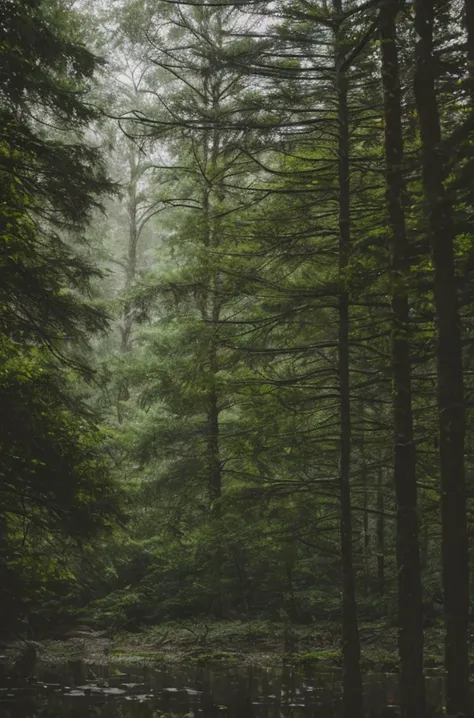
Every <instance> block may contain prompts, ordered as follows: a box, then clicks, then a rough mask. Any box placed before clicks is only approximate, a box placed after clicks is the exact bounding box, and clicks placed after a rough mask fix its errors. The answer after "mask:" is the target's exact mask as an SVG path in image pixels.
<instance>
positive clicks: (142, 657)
mask: <svg viewBox="0 0 474 718" xmlns="http://www.w3.org/2000/svg"><path fill="white" fill-rule="evenodd" d="M109 657H110V659H111V660H112V661H113V660H114V659H115V660H120V661H121V662H122V663H123V662H126V661H130V662H131V663H136V662H137V661H153V662H154V663H156V662H160V663H161V662H163V661H165V660H166V655H165V654H164V653H159V652H158V651H139V650H136V649H135V648H133V649H131V650H128V651H127V650H125V649H121V648H113V649H112V650H111V651H110V656H109Z"/></svg>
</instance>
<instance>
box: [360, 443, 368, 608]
mask: <svg viewBox="0 0 474 718" xmlns="http://www.w3.org/2000/svg"><path fill="white" fill-rule="evenodd" d="M360 457H361V483H362V493H363V499H362V501H363V509H364V511H363V514H362V558H363V562H364V595H365V596H368V595H369V590H370V586H369V580H370V563H369V545H370V534H369V492H368V485H367V484H368V475H367V462H366V459H365V443H364V434H363V433H362V436H361V443H360Z"/></svg>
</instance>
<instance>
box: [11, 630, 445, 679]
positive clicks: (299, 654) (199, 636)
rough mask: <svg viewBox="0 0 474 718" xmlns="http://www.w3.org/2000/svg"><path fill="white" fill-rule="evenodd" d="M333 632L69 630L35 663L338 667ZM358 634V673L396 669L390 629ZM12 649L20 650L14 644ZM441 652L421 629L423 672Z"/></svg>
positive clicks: (46, 643)
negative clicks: (78, 661) (423, 655)
mask: <svg viewBox="0 0 474 718" xmlns="http://www.w3.org/2000/svg"><path fill="white" fill-rule="evenodd" d="M339 631H340V628H339V625H338V624H336V623H330V622H327V621H326V622H324V623H320V624H312V625H311V626H307V625H295V624H283V623H274V622H270V621H195V622H180V623H167V624H162V625H160V626H155V627H151V628H148V629H146V630H143V631H140V632H137V633H125V632H123V633H116V634H115V635H114V636H113V637H109V636H107V635H105V634H104V632H94V631H87V630H77V631H70V632H69V634H68V635H67V636H66V637H64V638H61V640H58V639H54V640H53V639H50V640H43V641H40V642H39V647H40V657H41V660H42V661H44V662H46V663H51V664H54V663H62V662H67V661H69V660H78V659H79V660H82V661H84V662H86V663H95V664H101V663H112V664H120V663H122V664H131V663H137V664H142V665H152V664H159V663H166V664H171V663H174V664H180V663H181V664H192V663H195V664H199V663H221V664H226V665H231V664H236V665H239V666H245V665H249V666H250V665H255V666H272V665H278V664H281V663H282V662H286V663H289V664H294V665H299V666H301V667H305V666H311V665H318V664H319V665H320V666H321V667H323V666H324V665H328V666H339V665H340V664H341V651H340V647H339V640H340V639H339ZM360 635H361V648H362V668H363V670H364V672H369V671H394V670H397V666H398V658H397V629H396V627H393V626H388V625H384V624H382V623H380V622H379V623H362V624H361V626H360ZM23 647H24V644H23ZM17 649H18V650H20V649H21V646H20V645H17ZM12 650H14V647H13V646H12ZM442 653H443V629H442V626H441V625H437V626H434V627H431V628H428V629H426V630H425V665H426V667H427V668H438V667H440V666H442V660H443V656H442Z"/></svg>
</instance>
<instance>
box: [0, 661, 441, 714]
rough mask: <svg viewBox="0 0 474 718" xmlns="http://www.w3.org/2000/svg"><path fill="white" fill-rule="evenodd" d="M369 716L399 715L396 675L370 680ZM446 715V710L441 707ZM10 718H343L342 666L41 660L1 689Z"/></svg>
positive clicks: (437, 701) (431, 686) (433, 695)
mask: <svg viewBox="0 0 474 718" xmlns="http://www.w3.org/2000/svg"><path fill="white" fill-rule="evenodd" d="M427 690H428V697H429V701H430V703H431V705H432V707H433V712H432V715H433V716H434V715H436V714H437V712H436V709H437V708H438V707H439V706H441V705H442V704H443V698H444V696H443V681H442V679H441V678H439V677H432V678H429V679H428V680H427ZM365 695H366V709H367V715H368V716H370V717H371V718H379V717H384V718H385V716H395V715H397V714H398V710H397V701H398V690H397V680H396V676H393V675H385V674H371V675H369V676H367V678H366V680H365ZM438 714H439V715H440V714H441V712H439V713H438ZM0 715H1V716H2V718H158V716H160V717H161V718H163V716H164V715H165V716H187V718H217V717H218V716H219V718H338V717H339V715H340V675H339V672H338V671H337V670H317V671H316V670H314V669H307V670H294V669H292V668H290V667H289V666H286V667H283V668H281V669H275V668H272V669H268V670H266V669H264V668H259V669H256V668H238V667H234V666H217V667H216V666H212V667H210V666H194V667H182V666H181V667H169V666H168V667H166V666H164V667H160V668H149V667H137V666H133V667H132V666H128V667H123V666H120V668H119V669H118V668H117V667H114V666H92V667H89V666H77V665H75V666H73V665H71V664H69V665H67V664H66V665H64V666H61V667H60V668H57V669H56V668H54V669H51V668H47V667H41V666H40V667H39V668H38V670H37V674H36V678H35V680H34V681H32V682H30V683H25V684H24V685H21V686H19V685H14V684H12V683H10V684H8V682H6V683H5V684H4V686H3V687H2V688H0Z"/></svg>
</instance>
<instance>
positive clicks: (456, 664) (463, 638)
mask: <svg viewBox="0 0 474 718" xmlns="http://www.w3.org/2000/svg"><path fill="white" fill-rule="evenodd" d="M434 5H435V3H434V0H416V2H415V29H416V32H417V34H418V41H417V45H416V64H415V87H414V89H415V100H416V106H417V114H418V119H419V125H420V136H421V147H422V171H423V186H424V194H425V202H426V211H427V223H428V233H429V237H430V244H431V256H432V261H433V266H434V300H435V314H436V326H437V352H436V353H437V373H438V397H437V398H438V418H439V443H440V469H441V520H442V563H443V592H444V614H445V627H446V645H445V662H446V671H447V684H446V697H447V711H448V714H456V713H458V712H467V711H468V702H469V700H468V692H469V660H468V649H467V635H468V624H469V568H468V538H467V521H466V495H465V472H464V434H465V408H464V384H463V366H462V347H461V327H460V318H459V308H458V297H457V291H456V275H455V265H454V237H455V230H454V225H453V217H452V207H451V202H450V198H449V195H448V193H447V192H446V188H445V186H444V182H445V179H446V177H447V174H448V165H449V163H448V161H447V158H446V157H445V156H444V155H443V152H442V148H441V129H440V116H439V109H438V104H437V97H436V84H435V79H436V74H435V72H436V70H435V58H434V55H433V28H434V15H435V12H434Z"/></svg>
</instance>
